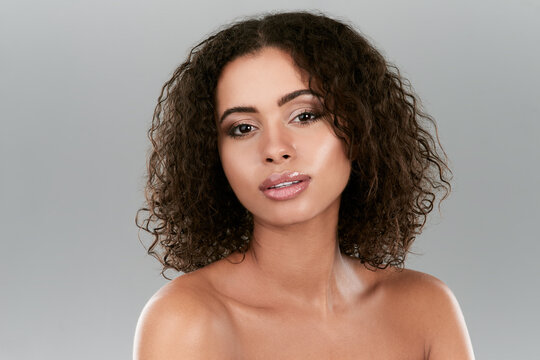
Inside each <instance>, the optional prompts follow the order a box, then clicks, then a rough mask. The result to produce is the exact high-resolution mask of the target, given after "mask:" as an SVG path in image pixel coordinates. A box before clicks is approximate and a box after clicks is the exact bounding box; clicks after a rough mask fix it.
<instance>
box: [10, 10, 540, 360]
mask: <svg viewBox="0 0 540 360" xmlns="http://www.w3.org/2000/svg"><path fill="white" fill-rule="evenodd" d="M290 3H292V2H290V1H272V2H270V1H265V2H256V1H234V2H233V3H231V2H224V3H223V4H211V3H210V2H206V1H197V2H189V5H187V6H186V4H185V3H182V2H180V1H152V2H150V1H127V0H122V1H110V0H108V1H104V0H98V1H96V0H93V1H74V0H66V1H58V0H56V1H52V0H51V1H37V0H29V1H23V0H8V1H6V0H2V2H1V3H0V41H1V43H0V72H1V73H0V74H1V76H0V101H1V103H0V116H1V117H0V119H1V127H0V146H1V147H0V161H1V162H0V166H1V168H0V182H1V183H0V185H1V186H0V198H1V207H0V225H1V235H0V236H1V250H0V282H1V283H0V289H1V292H2V293H1V297H0V316H1V317H0V358H1V359H14V360H15V359H17V360H19V359H120V358H129V357H130V356H131V351H132V339H133V332H134V329H135V325H136V321H137V317H138V315H139V313H140V311H141V309H142V307H143V305H144V304H145V302H146V301H147V299H148V298H149V297H150V296H151V295H152V294H153V293H154V292H155V291H156V290H157V289H158V288H159V287H160V286H162V285H163V284H164V283H165V280H163V279H161V278H160V276H159V266H158V263H157V261H155V260H154V259H153V258H151V257H149V256H147V255H146V254H145V250H144V248H143V247H142V245H141V244H140V243H139V240H138V239H137V228H136V227H135V225H134V215H135V211H136V210H137V208H138V207H139V206H140V205H141V204H142V201H143V193H142V190H143V185H144V168H145V157H146V150H147V146H148V142H147V140H146V130H147V128H148V126H149V122H150V119H151V115H152V112H153V108H154V105H155V100H156V99H157V96H158V92H159V90H160V88H161V85H162V84H163V82H164V81H165V80H167V79H168V77H169V76H170V74H171V73H172V71H173V69H174V68H175V67H176V66H177V65H178V64H179V63H180V62H181V61H183V59H184V57H185V55H186V53H187V51H188V49H189V48H190V47H191V46H192V45H194V44H195V43H197V42H198V41H199V40H201V39H202V38H203V37H204V36H205V35H207V34H209V33H211V32H212V31H213V30H214V29H216V28H217V27H218V26H220V25H222V24H224V23H227V22H229V21H231V20H233V19H235V18H237V17H239V16H243V15H248V14H253V13H259V12H261V11H267V10H278V9H321V10H323V11H326V12H327V13H328V14H330V15H333V16H337V17H342V18H344V19H347V20H350V21H351V22H352V23H354V24H356V25H357V27H358V28H359V29H360V30H361V31H362V32H363V33H364V34H365V35H366V36H367V37H368V38H370V39H372V40H373V42H374V43H375V44H376V46H377V47H378V48H379V49H381V51H382V52H383V53H384V54H385V55H386V56H387V58H388V59H389V60H391V61H392V62H394V63H396V64H397V65H398V66H399V67H400V69H401V70H402V71H403V73H404V75H405V76H406V77H408V78H409V79H410V80H411V82H412V84H413V85H414V87H415V89H416V91H417V92H418V93H419V94H420V96H421V98H422V99H423V102H424V105H425V107H426V109H427V110H428V111H429V112H430V113H431V114H432V115H433V116H434V117H435V118H436V119H437V121H438V124H439V127H440V134H441V140H442V142H443V145H444V146H445V147H446V150H447V152H448V154H449V156H450V159H451V161H452V166H453V169H454V172H455V180H454V192H453V194H452V196H451V197H450V198H449V199H448V200H447V202H446V203H445V204H444V205H443V207H442V216H434V217H433V218H432V219H431V221H430V223H429V226H428V228H427V229H426V231H425V232H424V234H423V235H422V236H421V237H420V238H419V239H418V240H417V242H416V245H415V247H414V250H415V251H416V252H419V253H422V254H423V255H421V256H414V255H412V256H411V257H410V262H409V267H411V268H413V269H418V270H421V271H425V272H428V273H430V274H433V275H435V276H437V277H439V278H440V279H442V280H443V281H445V282H446V283H447V284H448V285H449V286H450V287H451V289H452V290H453V291H454V293H455V294H456V296H457V298H458V299H459V301H460V304H461V307H462V310H463V313H464V314H465V318H466V321H467V324H468V328H469V331H470V334H471V338H472V341H473V345H474V349H475V353H476V355H477V357H478V358H479V359H526V358H528V359H530V358H533V357H536V356H539V357H537V358H540V355H539V351H538V347H537V342H538V338H539V330H538V324H539V323H540V310H539V309H538V303H539V295H540V290H539V285H538V281H537V279H538V276H539V275H540V272H539V266H538V264H537V261H538V253H539V251H540V246H539V241H538V240H539V235H538V233H537V230H538V222H539V220H540V216H539V215H540V212H539V203H540V196H539V190H538V188H539V185H540V170H539V169H538V163H539V161H538V160H539V158H540V156H539V155H540V151H539V148H538V140H539V138H540V137H539V132H540V121H539V120H540V119H539V113H540V111H539V99H540V96H539V95H540V93H539V84H540V70H539V68H538V66H539V64H540V50H539V44H540V21H538V19H539V18H540V5H539V2H538V1H532V0H530V1H527V0H521V1H517V0H515V1H470V0H469V1H462V0H460V1H447V2H439V1H401V0H395V1H354V2H345V1H336V2H334V4H333V5H328V4H327V2H323V1H297V2H294V7H291V5H289V4H290ZM353 3H354V4H353ZM143 239H145V238H144V237H143Z"/></svg>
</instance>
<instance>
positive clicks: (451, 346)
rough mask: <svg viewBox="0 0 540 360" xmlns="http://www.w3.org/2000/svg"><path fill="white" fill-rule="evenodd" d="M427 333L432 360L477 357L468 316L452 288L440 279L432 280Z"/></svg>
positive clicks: (429, 357)
mask: <svg viewBox="0 0 540 360" xmlns="http://www.w3.org/2000/svg"><path fill="white" fill-rule="evenodd" d="M430 283H431V284H430V285H429V289H427V291H426V293H427V294H428V295H429V296H428V298H429V302H428V303H427V305H426V307H427V310H428V313H429V324H430V325H429V326H428V334H427V352H426V354H427V356H426V358H427V359H429V360H447V359H448V360H450V359H452V360H474V353H473V349H472V344H471V340H470V338H469V333H468V331H467V326H466V325H465V319H464V318H463V314H462V312H461V309H460V307H459V304H458V302H457V300H456V298H455V296H454V294H453V293H452V291H451V290H450V289H449V288H448V287H447V286H446V285H445V284H444V283H443V282H442V281H440V280H438V279H435V278H433V279H432V281H430Z"/></svg>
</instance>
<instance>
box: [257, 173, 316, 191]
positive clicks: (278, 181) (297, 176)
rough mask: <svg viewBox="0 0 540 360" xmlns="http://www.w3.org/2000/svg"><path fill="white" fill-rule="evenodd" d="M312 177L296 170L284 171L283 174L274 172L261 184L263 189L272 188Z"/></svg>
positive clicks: (260, 187)
mask: <svg viewBox="0 0 540 360" xmlns="http://www.w3.org/2000/svg"><path fill="white" fill-rule="evenodd" d="M309 180H311V177H310V176H309V175H306V174H302V173H299V172H297V171H295V172H289V171H287V172H284V173H281V174H275V173H274V174H272V175H270V176H269V177H267V178H266V180H264V181H263V183H262V184H261V185H260V186H259V189H260V190H261V191H264V190H268V189H270V188H278V189H279V188H283V187H286V186H290V185H293V184H296V183H299V182H302V181H309Z"/></svg>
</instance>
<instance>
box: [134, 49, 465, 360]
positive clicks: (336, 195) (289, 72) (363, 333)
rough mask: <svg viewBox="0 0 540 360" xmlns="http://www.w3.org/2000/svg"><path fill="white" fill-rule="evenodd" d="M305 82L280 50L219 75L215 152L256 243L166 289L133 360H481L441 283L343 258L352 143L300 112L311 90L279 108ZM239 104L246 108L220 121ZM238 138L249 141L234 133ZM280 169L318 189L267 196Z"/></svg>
mask: <svg viewBox="0 0 540 360" xmlns="http://www.w3.org/2000/svg"><path fill="white" fill-rule="evenodd" d="M306 87H307V85H306V78H305V74H302V73H301V72H300V71H299V70H298V69H297V68H296V67H295V66H294V63H293V62H292V60H291V59H290V57H289V56H288V55H287V54H285V53H283V52H281V51H280V50H277V49H272V48H265V49H263V50H261V51H260V52H258V53H256V54H254V55H249V56H243V57H240V58H238V59H236V60H234V61H232V62H231V63H230V64H228V65H227V66H226V67H225V68H224V70H223V73H222V75H221V77H220V79H219V82H218V88H217V95H216V97H217V99H216V103H217V112H218V116H217V118H218V121H217V126H218V129H219V151H220V157H221V161H222V165H223V169H224V171H225V174H226V176H227V179H228V180H229V183H230V184H231V187H232V188H233V190H234V192H235V194H236V196H237V197H238V199H239V200H240V202H241V203H242V204H243V205H244V206H245V207H246V208H247V209H248V210H249V211H250V212H251V213H252V214H253V218H254V231H253V239H252V241H251V246H250V249H249V251H248V252H247V253H246V254H245V256H243V255H242V254H238V253H234V254H232V255H230V256H229V257H228V258H226V259H223V260H220V261H217V262H215V263H213V264H210V265H208V266H206V267H204V268H202V269H199V270H197V271H194V272H192V273H189V274H185V275H182V276H180V277H178V278H176V279H175V280H173V281H171V282H170V283H169V284H167V285H166V286H164V287H163V288H162V289H160V290H159V291H158V292H157V293H156V294H155V295H154V297H153V298H152V299H151V300H150V301H149V302H148V304H147V306H146V307H145V309H144V310H143V313H142V314H141V318H140V320H139V324H138V326H137V332H136V337H135V349H134V350H135V351H134V358H135V359H139V360H154V359H155V360H157V359H171V360H174V359H432V360H433V359H435V360H440V359H458V360H460V359H473V358H474V356H473V353H472V347H471V344H470V340H469V337H468V334H467V329H466V326H465V322H464V320H463V316H462V314H461V311H460V309H459V305H458V304H457V301H456V300H455V298H454V297H453V295H452V293H451V291H450V290H449V289H448V288H447V287H446V286H445V285H444V284H443V283H442V282H441V281H439V280H437V279H436V278H434V277H431V276H429V275H426V274H422V273H419V272H415V271H411V270H403V271H397V270H396V269H394V268H391V267H389V268H387V269H385V270H381V269H379V270H377V271H372V270H370V269H367V268H366V267H365V266H364V265H363V264H361V263H360V262H359V261H358V260H357V259H353V258H350V257H348V256H345V255H343V254H341V253H340V251H339V247H338V246H337V244H338V239H337V224H338V214H339V204H340V200H341V193H342V191H343V189H344V187H345V185H346V183H347V179H348V176H349V173H350V162H349V160H348V159H347V157H346V154H345V149H344V146H343V144H342V142H341V141H340V140H339V139H338V138H337V137H336V136H335V134H334V132H333V130H332V128H331V126H330V125H329V124H328V123H326V122H325V121H316V119H315V117H309V116H307V117H306V116H304V114H306V113H308V114H309V113H316V111H317V99H316V98H315V97H314V96H313V95H310V94H303V95H298V96H295V97H294V98H290V97H289V99H288V101H286V102H283V101H280V99H284V95H287V94H292V93H294V92H295V91H298V90H303V89H306ZM238 107H243V108H244V110H245V109H246V108H249V109H251V110H249V111H248V112H246V111H242V112H234V111H233V112H229V114H230V115H228V116H223V114H226V110H227V109H235V108H238ZM222 118H223V121H221V119H222ZM306 119H307V121H306V122H307V124H306V123H304V122H305V121H304V120H306ZM300 120H302V123H301V122H300ZM240 125H242V126H241V127H239V126H240ZM245 125H248V126H247V127H246V126H245ZM239 129H242V131H241V133H243V132H244V130H245V134H242V135H243V136H242V137H235V136H231V134H234V133H236V132H238V131H240V130H239ZM285 170H286V171H298V172H302V173H305V174H308V175H309V176H310V177H311V182H310V183H309V187H308V188H307V189H306V190H304V191H303V192H302V193H300V195H298V196H297V197H295V198H293V199H289V200H286V201H276V200H273V199H269V198H268V197H266V196H265V195H264V194H263V192H262V191H261V190H260V189H259V185H260V184H261V182H262V181H263V180H264V179H265V178H267V177H268V176H269V175H270V174H273V173H280V172H282V171H285Z"/></svg>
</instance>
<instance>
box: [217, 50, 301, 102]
mask: <svg viewBox="0 0 540 360" xmlns="http://www.w3.org/2000/svg"><path fill="white" fill-rule="evenodd" d="M307 79H308V76H307V74H305V72H303V71H301V70H300V69H299V68H298V67H297V66H296V65H295V63H294V60H293V59H292V57H291V56H290V55H289V54H287V53H286V52H284V51H282V50H279V49H276V48H271V47H267V48H263V49H262V50H260V51H258V52H256V53H254V54H248V55H243V56H241V57H239V58H237V59H235V60H233V61H231V62H230V63H228V64H227V65H226V66H225V67H224V68H223V71H222V73H221V75H220V77H219V80H218V84H217V88H216V105H217V109H218V112H222V111H223V110H224V109H225V108H228V107H231V106H242V105H257V104H260V105H264V104H265V103H270V102H271V103H273V104H275V103H276V101H277V99H279V98H281V97H282V96H283V95H284V94H287V93H290V92H292V91H296V90H300V89H306V88H308V81H307Z"/></svg>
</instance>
